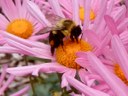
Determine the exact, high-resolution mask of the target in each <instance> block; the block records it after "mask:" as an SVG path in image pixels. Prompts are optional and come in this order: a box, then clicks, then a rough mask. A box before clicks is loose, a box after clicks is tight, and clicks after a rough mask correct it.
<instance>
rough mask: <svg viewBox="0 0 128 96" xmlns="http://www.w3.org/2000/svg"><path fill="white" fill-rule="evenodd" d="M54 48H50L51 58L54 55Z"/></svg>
mask: <svg viewBox="0 0 128 96" xmlns="http://www.w3.org/2000/svg"><path fill="white" fill-rule="evenodd" d="M54 51H55V47H51V53H52V56H53V55H54Z"/></svg>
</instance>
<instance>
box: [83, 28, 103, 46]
mask: <svg viewBox="0 0 128 96" xmlns="http://www.w3.org/2000/svg"><path fill="white" fill-rule="evenodd" d="M86 38H87V41H88V42H89V43H90V44H92V45H93V46H95V47H97V48H99V47H100V46H101V43H100V40H99V38H98V36H97V34H95V33H94V32H93V31H91V30H85V33H84V34H83V39H85V40H86Z"/></svg>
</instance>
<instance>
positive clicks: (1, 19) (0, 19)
mask: <svg viewBox="0 0 128 96" xmlns="http://www.w3.org/2000/svg"><path fill="white" fill-rule="evenodd" d="M8 23H9V21H8V20H7V19H6V18H5V16H3V15H2V14H0V29H2V30H6V26H7V24H8Z"/></svg>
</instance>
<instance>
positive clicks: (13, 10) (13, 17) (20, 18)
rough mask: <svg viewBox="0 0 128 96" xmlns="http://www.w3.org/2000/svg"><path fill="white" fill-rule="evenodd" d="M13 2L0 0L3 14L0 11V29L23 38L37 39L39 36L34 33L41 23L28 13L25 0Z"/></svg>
mask: <svg viewBox="0 0 128 96" xmlns="http://www.w3.org/2000/svg"><path fill="white" fill-rule="evenodd" d="M14 2H15V4H14ZM14 2H13V1H12V0H9V1H8V0H0V6H1V8H2V12H3V14H4V15H3V14H1V13H0V19H1V22H0V30H3V31H6V32H8V33H10V34H13V35H16V36H18V37H21V38H24V39H30V40H37V39H39V38H40V37H41V36H35V33H37V32H38V31H39V30H40V29H41V28H42V25H41V24H40V23H39V22H38V21H37V20H36V19H34V18H33V17H32V16H31V15H30V14H29V13H28V11H27V6H26V5H27V0H23V1H22V0H18V1H17V0H14ZM19 25H20V26H19ZM41 38H42V37H41Z"/></svg>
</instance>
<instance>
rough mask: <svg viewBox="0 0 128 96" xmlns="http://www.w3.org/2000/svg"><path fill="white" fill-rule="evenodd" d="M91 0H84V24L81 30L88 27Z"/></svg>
mask: <svg viewBox="0 0 128 96" xmlns="http://www.w3.org/2000/svg"><path fill="white" fill-rule="evenodd" d="M90 9H91V0H85V1H84V11H85V12H84V25H83V30H85V29H88V26H89V21H90Z"/></svg>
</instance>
